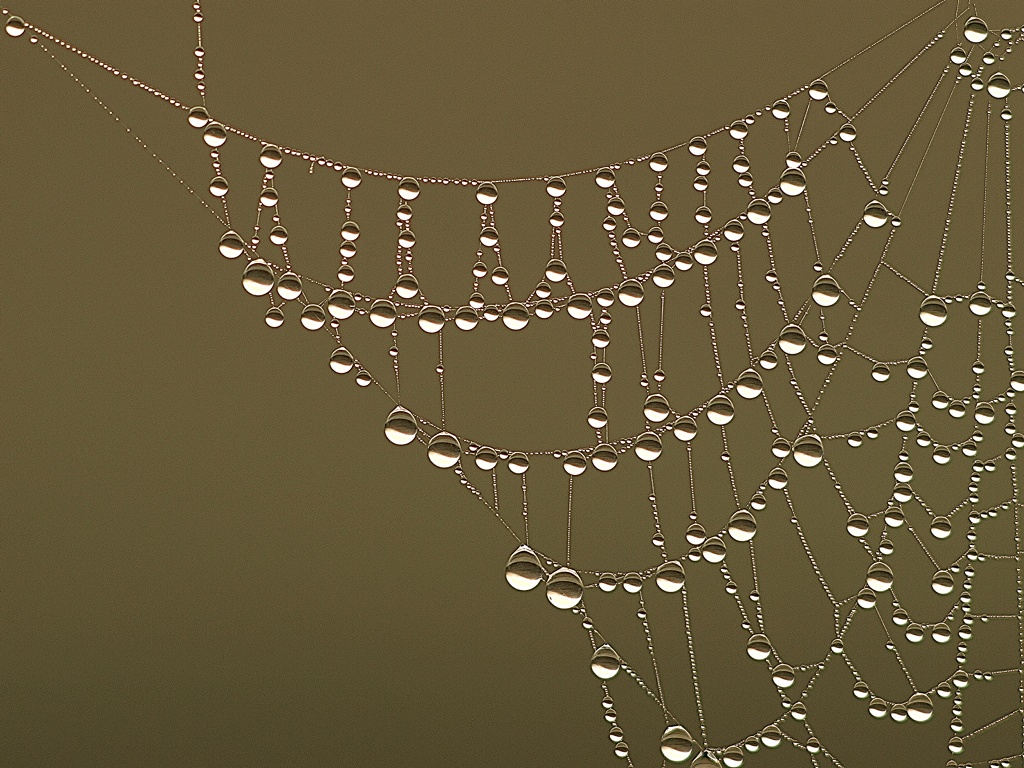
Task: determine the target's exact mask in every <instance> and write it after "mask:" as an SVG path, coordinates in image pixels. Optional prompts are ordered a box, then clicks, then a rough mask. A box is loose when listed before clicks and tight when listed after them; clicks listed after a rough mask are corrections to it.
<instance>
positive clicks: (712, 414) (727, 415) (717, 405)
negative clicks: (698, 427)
mask: <svg viewBox="0 0 1024 768" xmlns="http://www.w3.org/2000/svg"><path fill="white" fill-rule="evenodd" d="M735 413H736V411H735V408H734V407H733V404H732V400H730V399H729V398H728V397H726V396H725V395H716V396H715V397H713V398H711V402H710V403H708V410H707V417H708V421H710V422H711V423H712V424H717V425H719V426H723V425H725V424H728V423H729V422H730V421H732V417H733V416H734V415H735Z"/></svg>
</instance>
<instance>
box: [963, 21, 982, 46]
mask: <svg viewBox="0 0 1024 768" xmlns="http://www.w3.org/2000/svg"><path fill="white" fill-rule="evenodd" d="M964 37H965V38H966V39H967V41H968V42H969V43H983V42H985V41H986V40H987V39H988V24H986V23H985V22H984V21H983V20H982V19H979V18H978V17H977V16H971V18H969V19H968V20H967V23H966V24H964Z"/></svg>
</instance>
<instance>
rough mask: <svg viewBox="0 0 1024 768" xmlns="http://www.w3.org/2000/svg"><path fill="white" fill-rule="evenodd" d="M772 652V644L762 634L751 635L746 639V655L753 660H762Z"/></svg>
mask: <svg viewBox="0 0 1024 768" xmlns="http://www.w3.org/2000/svg"><path fill="white" fill-rule="evenodd" d="M771 653H772V644H771V643H769V642H768V638H767V637H765V636H764V635H751V636H750V639H749V640H747V655H748V656H749V657H750V658H752V659H753V660H754V661H764V660H765V659H767V658H768V657H769V656H771Z"/></svg>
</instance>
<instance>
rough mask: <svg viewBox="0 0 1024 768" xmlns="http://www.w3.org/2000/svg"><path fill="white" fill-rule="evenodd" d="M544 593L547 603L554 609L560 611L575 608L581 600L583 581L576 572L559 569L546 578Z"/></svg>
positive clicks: (568, 569)
mask: <svg viewBox="0 0 1024 768" xmlns="http://www.w3.org/2000/svg"><path fill="white" fill-rule="evenodd" d="M545 593H546V594H547V598H548V602H549V603H551V604H552V605H553V606H555V608H560V609H562V610H568V609H570V608H575V607H576V606H577V605H579V604H580V601H581V600H582V599H583V581H582V580H581V579H580V577H579V574H578V573H576V571H574V570H572V569H570V568H559V569H558V570H557V571H555V572H554V573H552V574H551V575H550V576H548V582H547V585H546V587H545Z"/></svg>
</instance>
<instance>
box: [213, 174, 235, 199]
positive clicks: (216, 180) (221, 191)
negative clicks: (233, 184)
mask: <svg viewBox="0 0 1024 768" xmlns="http://www.w3.org/2000/svg"><path fill="white" fill-rule="evenodd" d="M229 189H230V187H229V186H228V180H227V179H225V178H224V177H223V176H214V177H213V178H212V179H211V180H210V194H211V195H213V196H214V197H224V196H225V195H227V193H228V191H229Z"/></svg>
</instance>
